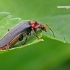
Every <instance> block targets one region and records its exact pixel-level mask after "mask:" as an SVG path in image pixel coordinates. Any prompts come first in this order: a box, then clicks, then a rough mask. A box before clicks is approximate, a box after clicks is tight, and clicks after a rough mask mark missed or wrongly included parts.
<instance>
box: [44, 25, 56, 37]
mask: <svg viewBox="0 0 70 70" xmlns="http://www.w3.org/2000/svg"><path fill="white" fill-rule="evenodd" d="M45 27H46V28H49V29H50V30H51V32H52V33H53V36H54V37H55V35H54V32H53V29H52V28H51V27H49V26H48V25H47V24H46V25H45Z"/></svg>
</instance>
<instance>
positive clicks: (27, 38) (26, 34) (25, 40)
mask: <svg viewBox="0 0 70 70" xmlns="http://www.w3.org/2000/svg"><path fill="white" fill-rule="evenodd" d="M27 39H28V35H27V34H26V38H25V40H24V43H23V44H22V45H24V44H25V43H26V42H27Z"/></svg>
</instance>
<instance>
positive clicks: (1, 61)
mask: <svg viewBox="0 0 70 70" xmlns="http://www.w3.org/2000/svg"><path fill="white" fill-rule="evenodd" d="M61 5H62V6H68V5H70V1H69V0H17V1H15V0H12V1H10V0H0V11H9V12H11V14H12V16H13V17H14V16H18V17H21V18H22V19H23V20H37V21H40V22H42V23H47V24H48V25H49V26H50V27H51V28H53V29H54V30H55V31H58V32H60V33H61V34H62V35H63V36H64V37H65V41H66V42H67V43H64V39H63V37H62V36H61V35H60V34H58V33H57V32H55V31H54V30H53V31H54V33H55V38H56V39H55V38H54V37H53V35H52V33H51V31H50V30H48V29H47V33H43V34H45V35H43V36H42V38H43V40H44V41H38V42H35V43H32V41H34V40H36V39H35V38H34V37H33V38H34V39H32V38H30V37H29V39H28V41H27V42H28V43H29V45H27V44H28V43H27V44H26V45H25V46H21V47H22V48H19V47H20V46H19V47H18V48H15V49H13V50H12V49H11V50H7V51H0V69H1V70H6V69H7V70H9V69H11V70H70V62H69V61H70V44H69V42H70V39H69V38H70V37H69V21H70V20H69V17H70V15H69V13H70V9H65V8H64V9H58V8H57V6H61ZM9 17H10V16H9ZM9 17H7V18H8V20H10V19H9ZM5 21H6V20H5ZM5 21H2V22H0V31H1V32H0V38H2V37H3V35H4V34H5V33H6V32H7V30H8V29H9V28H10V27H13V26H15V25H16V24H17V23H16V22H15V21H14V22H13V21H12V22H11V21H9V22H10V24H8V26H7V27H6V26H4V25H5V24H6V23H4V22H5ZM19 22H20V21H19ZM19 22H18V23H19ZM1 23H2V24H1ZM11 23H12V24H11ZM13 23H14V25H13ZM9 26H10V27H9ZM4 27H5V28H4ZM47 36H48V37H47ZM30 40H32V41H30ZM59 40H60V41H59ZM31 43H32V44H31ZM67 62H68V63H67Z"/></svg>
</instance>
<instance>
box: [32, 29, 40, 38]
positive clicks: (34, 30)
mask: <svg viewBox="0 0 70 70" xmlns="http://www.w3.org/2000/svg"><path fill="white" fill-rule="evenodd" d="M32 31H33V32H34V34H35V36H36V38H37V39H40V38H39V37H38V35H37V34H36V29H33V28H32Z"/></svg>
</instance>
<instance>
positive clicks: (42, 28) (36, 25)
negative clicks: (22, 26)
mask: <svg viewBox="0 0 70 70" xmlns="http://www.w3.org/2000/svg"><path fill="white" fill-rule="evenodd" d="M30 26H31V27H32V28H34V29H38V28H40V29H41V30H43V31H45V32H46V29H47V28H49V29H50V30H51V31H52V33H53V36H54V37H55V35H54V32H53V30H52V29H51V27H49V26H48V25H47V24H45V25H43V24H41V23H40V22H36V21H34V20H31V21H30Z"/></svg>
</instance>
